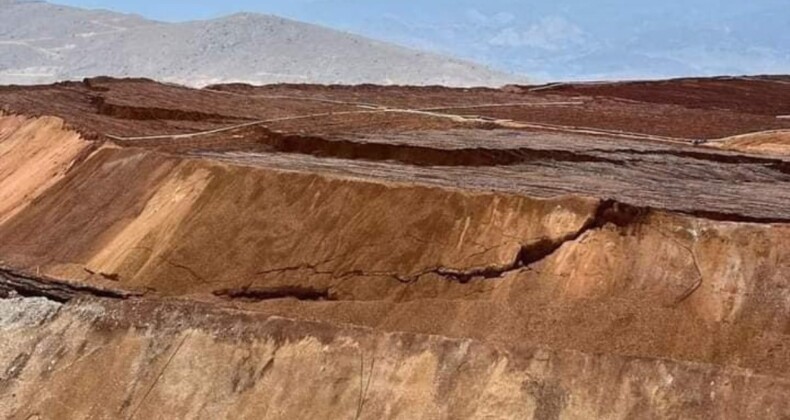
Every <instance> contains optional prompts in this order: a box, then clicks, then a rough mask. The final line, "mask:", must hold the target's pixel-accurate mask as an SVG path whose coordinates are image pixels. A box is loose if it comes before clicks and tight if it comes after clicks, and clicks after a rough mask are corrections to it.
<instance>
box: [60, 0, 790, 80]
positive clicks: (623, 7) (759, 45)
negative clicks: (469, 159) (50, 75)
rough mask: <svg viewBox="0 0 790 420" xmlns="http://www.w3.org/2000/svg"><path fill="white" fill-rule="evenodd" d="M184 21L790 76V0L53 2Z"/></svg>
mask: <svg viewBox="0 0 790 420" xmlns="http://www.w3.org/2000/svg"><path fill="white" fill-rule="evenodd" d="M55 2H57V3H62V4H69V5H74V6H81V7H90V8H106V9H111V10H116V11H124V12H134V13H138V14H142V15H144V16H146V17H148V18H153V19H158V20H167V21H181V20H191V19H206V18H214V17H219V16H222V15H226V14H231V13H234V12H242V11H247V12H261V13H270V14H277V15H281V16H284V17H289V18H293V19H297V20H301V21H306V22H312V23H318V24H322V25H325V26H330V27H334V28H338V29H342V30H346V31H349V32H354V33H358V34H361V35H366V36H370V37H373V38H377V39H382V40H387V41H392V42H397V43H400V44H403V45H407V46H412V47H416V48H421V49H427V50H432V51H436V52H441V53H446V54H452V55H455V56H458V57H462V58H467V59H472V60H476V61H479V62H482V63H484V64H487V65H489V66H491V67H494V68H497V69H501V70H507V71H511V72H515V73H523V74H527V75H529V76H532V77H537V78H545V79H591V78H598V79H600V78H641V77H671V76H686V75H717V74H757V73H790V31H788V30H787V28H790V12H788V10H790V0H748V1H747V0H737V1H735V0H661V1H655V0H650V1H645V0H268V1H255V0H241V1H230V0H203V1H199V2H198V1H183V0H176V1H162V0H116V1H110V0H56V1H55Z"/></svg>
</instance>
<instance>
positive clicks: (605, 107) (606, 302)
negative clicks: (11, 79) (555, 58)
mask: <svg viewBox="0 0 790 420" xmlns="http://www.w3.org/2000/svg"><path fill="white" fill-rule="evenodd" d="M0 106H2V109H3V116H0V199H1V200H0V239H1V240H0V263H1V264H0V315H2V316H0V334H2V335H3V342H2V344H0V375H2V377H1V378H2V381H1V382H0V412H2V413H3V414H4V415H5V417H8V418H20V419H29V418H63V417H72V418H73V417H77V418H116V417H124V418H138V417H139V418H146V417H153V418H176V417H197V418H240V417H241V418H244V417H247V418H334V417H351V418H382V417H385V418H387V417H393V418H485V417H488V418H513V417H531V418H540V419H557V418H580V419H582V418H584V419H587V418H743V417H754V416H757V417H760V418H783V417H786V416H790V405H788V402H787V401H790V399H788V398H787V396H788V392H789V391H790V388H788V387H789V386H790V283H788V279H790V240H788V238H790V210H789V209H790V188H788V187H789V186H790V155H788V153H787V152H786V150H787V148H786V143H787V139H786V133H785V132H784V131H781V130H784V129H790V120H788V119H786V118H777V117H781V116H784V115H790V85H788V84H787V83H785V79H783V78H779V77H762V78H735V79H723V78H722V79H686V80H676V81H663V82H629V83H617V84H578V85H548V86H509V87H506V88H503V89H501V90H494V89H447V88H441V87H432V88H411V87H378V86H356V87H345V86H309V85H273V86H263V87H252V86H246V85H221V86H213V87H210V88H206V89H202V90H195V89H187V88H183V87H178V86H171V85H162V84H158V83H154V82H152V81H147V80H115V79H109V78H97V79H89V80H86V81H84V82H79V83H76V82H74V83H63V84H58V85H52V86H39V87H3V88H0ZM702 140H707V141H702ZM110 376H111V377H112V380H109V379H108V377H110ZM36 416H38V417H36Z"/></svg>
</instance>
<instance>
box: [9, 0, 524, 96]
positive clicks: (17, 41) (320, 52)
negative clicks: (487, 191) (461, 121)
mask: <svg viewBox="0 0 790 420" xmlns="http://www.w3.org/2000/svg"><path fill="white" fill-rule="evenodd" d="M97 75H109V76H139V77H150V78H154V79H157V80H162V81H167V82H175V83H182V84H187V85H198V86H199V85H206V84H211V83H219V82H249V83H274V82H295V83H299V82H304V83H343V84H358V83H377V84H412V85H426V84H442V85H448V86H475V85H488V86H490V85H502V84H506V83H510V82H515V81H522V82H523V78H516V77H515V76H511V75H509V74H505V73H502V72H497V71H493V70H491V69H489V68H486V67H484V66H481V65H477V64H474V63H471V62H467V61H463V60H458V59H453V58H449V57H445V56H441V55H437V54H433V53H425V52H421V51H417V50H413V49H408V48H404V47H400V46H397V45H394V44H389V43H385V42H379V41H374V40H371V39H368V38H364V37H361V36H357V35H352V34H348V33H345V32H340V31H335V30H331V29H327V28H324V27H320V26H316V25H312V24H306V23H301V22H296V21H292V20H287V19H283V18H279V17H274V16H269V15H260V14H236V15H232V16H228V17H225V18H221V19H215V20H206V21H192V22H184V23H163V22H156V21H150V20H146V19H144V18H142V17H140V16H136V15H127V14H120V13H114V12H109V11H99V10H84V9H78V8H73V7H66V6H59V5H54V4H49V3H45V2H35V1H13V0H0V84H35V83H50V82H54V81H59V80H66V79H81V78H83V77H88V76H97Z"/></svg>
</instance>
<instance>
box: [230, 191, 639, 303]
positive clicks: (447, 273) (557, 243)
mask: <svg viewBox="0 0 790 420" xmlns="http://www.w3.org/2000/svg"><path fill="white" fill-rule="evenodd" d="M648 213H649V209H647V208H641V207H635V206H631V205H627V204H623V203H619V202H616V201H614V200H602V201H601V202H599V204H598V206H597V208H596V211H595V212H594V214H593V215H592V216H591V217H590V218H589V219H588V220H587V221H586V222H585V223H584V224H583V225H582V226H581V227H580V228H579V229H578V230H575V231H573V232H570V233H568V234H566V235H564V236H562V237H559V238H555V239H550V238H541V239H539V240H537V241H534V242H531V243H528V244H525V245H523V246H522V247H521V248H520V249H519V250H518V252H517V253H516V255H515V256H514V258H513V261H512V262H510V263H508V264H505V265H491V266H483V267H475V268H469V269H457V268H451V267H434V268H430V269H427V270H423V271H420V272H418V273H414V274H408V275H405V274H402V273H395V272H373V271H366V270H359V269H358V270H351V271H347V272H342V273H338V272H335V271H332V270H322V269H320V267H321V266H322V265H324V264H326V263H328V262H330V261H331V260H327V261H323V262H321V263H317V264H300V265H294V266H288V267H281V268H273V269H267V270H263V271H259V272H258V273H257V274H259V275H272V274H280V273H287V272H300V271H308V272H310V274H311V275H326V276H329V277H330V278H332V279H343V278H348V277H350V276H359V277H386V278H390V279H393V280H397V281H398V282H400V283H402V284H406V285H408V284H413V283H416V282H418V281H420V280H421V279H422V278H423V277H425V276H428V275H435V276H438V277H441V278H444V279H446V280H448V281H453V282H458V283H461V284H467V283H469V282H471V281H473V280H476V279H483V280H485V279H496V278H502V277H504V276H506V275H507V274H509V273H511V272H516V271H519V270H522V269H524V268H527V267H529V266H531V265H534V264H535V263H538V262H540V261H543V260H544V259H546V258H548V257H550V256H551V255H553V254H554V253H555V252H556V251H557V250H558V249H560V248H561V247H562V246H563V245H565V244H566V243H569V242H573V241H576V240H578V239H579V238H580V237H582V236H583V235H584V234H586V233H587V232H590V231H592V230H596V229H600V228H602V227H604V226H606V225H608V224H612V225H614V226H617V227H620V228H624V227H627V226H630V225H633V224H636V223H639V221H640V220H641V219H642V218H644V217H645V216H647V214H648ZM254 283H255V282H252V283H251V284H249V285H247V286H245V287H241V288H235V289H222V290H217V291H215V292H214V295H215V296H218V297H222V298H226V299H232V300H241V301H253V302H259V301H265V300H277V299H287V298H292V299H297V300H302V301H332V300H342V299H340V298H339V296H338V295H337V294H335V293H333V291H332V288H331V287H325V288H315V287H307V286H300V285H286V286H275V287H265V286H262V287H259V286H255V285H254Z"/></svg>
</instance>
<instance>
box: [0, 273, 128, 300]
mask: <svg viewBox="0 0 790 420" xmlns="http://www.w3.org/2000/svg"><path fill="white" fill-rule="evenodd" d="M0 290H5V291H6V293H9V292H12V293H14V294H17V295H19V296H22V297H43V298H46V299H49V300H52V301H55V302H59V303H66V302H69V301H71V300H73V299H76V298H79V297H83V296H92V297H101V298H110V299H129V298H133V297H139V296H141V295H142V294H140V293H135V292H131V291H126V290H118V289H108V288H102V287H95V286H89V285H83V284H72V283H69V282H65V281H62V280H57V279H53V278H50V277H47V276H42V275H37V274H31V273H27V272H24V271H21V270H17V269H13V268H10V267H7V266H4V265H3V266H0Z"/></svg>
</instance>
